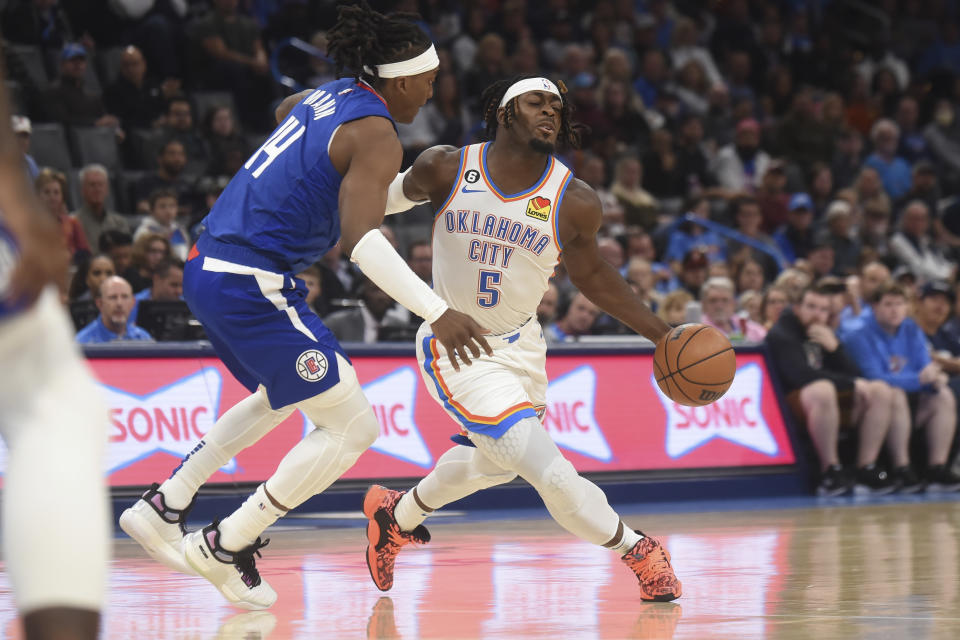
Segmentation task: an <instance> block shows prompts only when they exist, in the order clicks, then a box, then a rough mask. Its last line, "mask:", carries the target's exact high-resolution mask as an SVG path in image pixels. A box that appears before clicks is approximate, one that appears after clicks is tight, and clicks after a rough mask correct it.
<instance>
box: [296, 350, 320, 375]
mask: <svg viewBox="0 0 960 640" xmlns="http://www.w3.org/2000/svg"><path fill="white" fill-rule="evenodd" d="M297 373H298V374H299V375H300V377H301V378H303V379H304V380H306V381H307V382H320V381H321V380H323V377H324V376H325V375H327V357H326V356H325V355H323V354H322V353H320V352H319V351H317V350H316V349H307V350H306V351H304V352H303V353H301V354H300V357H299V358H297Z"/></svg>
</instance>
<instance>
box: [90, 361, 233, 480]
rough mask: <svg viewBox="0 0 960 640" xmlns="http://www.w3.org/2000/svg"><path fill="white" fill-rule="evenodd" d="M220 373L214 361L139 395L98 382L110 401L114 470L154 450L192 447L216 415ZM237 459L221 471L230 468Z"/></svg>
mask: <svg viewBox="0 0 960 640" xmlns="http://www.w3.org/2000/svg"><path fill="white" fill-rule="evenodd" d="M222 386H223V378H222V377H221V376H220V372H219V371H217V370H216V369H214V368H213V367H205V368H203V369H201V370H200V371H198V372H196V373H194V374H192V375H189V376H187V377H185V378H181V379H180V380H177V381H176V382H174V383H172V384H169V385H167V386H165V387H161V388H159V389H157V390H156V391H153V392H151V393H148V394H146V395H143V396H139V395H136V394H133V393H130V392H127V391H123V390H121V389H116V388H114V387H111V386H108V385H105V384H101V385H100V387H101V388H102V389H103V391H104V394H105V396H106V400H107V405H108V406H109V407H110V430H109V432H108V433H109V439H110V445H109V446H108V447H107V469H108V471H107V472H108V473H113V472H114V471H117V470H118V469H123V468H124V467H127V466H129V465H131V464H133V463H134V462H136V461H138V460H142V459H143V458H147V457H149V456H151V455H153V454H154V453H157V452H163V453H167V454H169V455H172V456H175V457H177V458H183V457H185V456H186V455H187V454H189V453H190V451H191V449H193V448H194V446H195V445H196V444H197V441H198V440H200V439H201V438H202V437H203V436H204V434H206V433H207V431H208V430H209V429H210V427H212V426H213V423H214V421H215V420H216V419H217V415H218V413H219V406H220V390H221V388H222ZM236 468H237V461H236V460H230V462H229V463H228V464H226V465H224V466H223V467H221V471H224V472H225V473H233V472H234V471H235V470H236Z"/></svg>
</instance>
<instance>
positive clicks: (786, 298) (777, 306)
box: [760, 285, 790, 332]
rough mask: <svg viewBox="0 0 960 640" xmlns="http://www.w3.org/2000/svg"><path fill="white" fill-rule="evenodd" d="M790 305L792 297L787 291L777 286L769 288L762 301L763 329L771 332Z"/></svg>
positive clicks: (761, 317) (761, 322)
mask: <svg viewBox="0 0 960 640" xmlns="http://www.w3.org/2000/svg"><path fill="white" fill-rule="evenodd" d="M789 304H790V295H789V292H788V291H787V290H786V289H784V288H783V287H779V286H777V285H773V286H770V287H767V290H766V291H765V292H764V293H763V297H762V298H761V299H760V324H762V325H763V328H764V329H766V330H767V331H768V332H769V331H770V328H771V327H773V325H774V324H776V322H777V320H779V319H780V314H781V313H783V310H784V309H786V308H787V306H788V305H789Z"/></svg>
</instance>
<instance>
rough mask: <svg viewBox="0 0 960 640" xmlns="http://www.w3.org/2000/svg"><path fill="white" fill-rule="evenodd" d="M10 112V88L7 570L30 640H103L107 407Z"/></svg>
mask: <svg viewBox="0 0 960 640" xmlns="http://www.w3.org/2000/svg"><path fill="white" fill-rule="evenodd" d="M0 64H2V62H0ZM0 75H2V74H0ZM9 105H10V102H9V99H8V98H7V91H6V88H5V87H4V86H3V84H2V83H0V363H2V365H0V434H2V435H3V440H4V443H5V444H6V446H7V448H8V453H7V460H6V471H5V477H4V487H3V515H2V517H3V553H4V560H5V562H6V570H7V573H8V574H9V577H10V582H11V583H12V585H13V595H14V600H15V602H16V606H17V610H18V611H19V612H20V615H21V616H22V619H23V629H24V634H25V636H26V638H27V639H28V640H93V638H96V636H97V629H98V627H99V624H100V613H99V610H100V607H101V606H102V605H103V597H104V590H105V588H106V570H107V557H108V551H109V529H108V526H109V521H108V518H107V511H108V508H107V492H106V486H105V484H104V481H103V466H102V463H103V454H104V451H105V448H106V430H107V429H106V427H107V408H106V405H105V404H104V403H103V402H102V400H101V398H100V394H99V392H98V391H97V389H96V387H95V385H94V383H93V380H92V378H91V376H90V372H89V370H88V369H87V367H86V365H85V364H84V362H83V359H82V357H81V356H80V353H79V352H78V350H77V347H76V345H75V344H74V342H73V328H72V326H71V325H70V321H69V318H68V317H67V315H66V313H65V312H64V310H63V308H62V307H61V306H60V301H59V296H58V293H57V287H56V284H57V283H63V282H64V281H65V275H66V269H67V251H66V247H64V245H63V238H62V236H61V233H60V229H59V227H58V226H57V225H56V224H55V222H54V219H53V218H52V217H50V216H49V215H48V214H47V213H46V212H44V211H43V208H42V207H40V206H39V205H38V203H37V202H36V201H35V198H34V194H33V190H32V189H31V188H30V183H29V182H28V178H27V175H26V173H25V172H24V170H23V154H22V153H21V151H20V146H19V144H18V143H17V140H16V138H15V137H14V134H13V131H11V129H10V106H9Z"/></svg>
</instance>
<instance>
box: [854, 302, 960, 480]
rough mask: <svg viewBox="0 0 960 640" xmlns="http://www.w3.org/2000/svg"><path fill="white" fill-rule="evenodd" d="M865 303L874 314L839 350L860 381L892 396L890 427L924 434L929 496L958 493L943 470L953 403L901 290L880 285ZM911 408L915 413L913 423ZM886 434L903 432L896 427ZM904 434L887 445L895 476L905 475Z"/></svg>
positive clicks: (952, 427) (950, 475)
mask: <svg viewBox="0 0 960 640" xmlns="http://www.w3.org/2000/svg"><path fill="white" fill-rule="evenodd" d="M870 303H871V306H872V308H873V313H872V314H871V315H870V316H864V317H863V318H862V320H863V322H862V323H861V324H860V326H859V328H857V329H856V330H855V331H850V332H847V333H845V334H844V335H843V337H842V339H843V344H844V346H845V347H846V348H847V350H848V351H849V352H850V354H851V355H852V356H853V359H854V361H855V362H856V363H857V365H858V366H859V367H860V370H861V371H862V372H863V375H864V377H865V378H868V379H871V380H883V381H884V382H886V383H887V384H889V385H890V386H891V387H894V388H895V390H896V391H897V392H896V393H894V394H893V395H892V396H891V397H892V399H893V407H892V408H893V413H894V422H895V424H896V425H901V426H902V425H909V424H917V425H921V426H923V427H924V428H925V429H926V440H927V450H928V458H927V469H926V481H927V482H928V486H927V489H928V491H958V490H960V476H957V475H956V474H955V473H953V472H952V471H950V470H949V468H948V467H947V466H946V465H947V459H948V456H949V453H950V446H951V443H952V442H953V436H954V433H955V431H956V426H957V400H956V396H955V395H954V392H953V390H952V389H951V388H950V386H949V385H948V381H949V379H948V376H947V374H946V373H945V372H944V371H943V369H942V368H941V367H940V365H938V364H937V363H936V362H935V361H933V359H932V358H931V356H930V352H929V350H928V348H927V339H926V337H925V336H924V333H923V331H922V330H921V329H920V327H918V326H917V323H916V322H914V321H913V320H912V319H911V318H910V317H909V316H908V309H909V305H908V300H907V294H906V292H905V291H904V289H903V287H901V286H900V285H898V284H896V283H887V284H884V285H882V286H881V287H880V288H879V289H877V291H876V292H874V295H873V298H872V299H871V301H870ZM911 405H914V406H915V407H916V411H915V413H914V416H913V422H911ZM891 429H892V430H893V431H894V433H900V432H901V431H904V430H902V429H898V428H897V427H896V426H893V427H891ZM909 433H910V429H906V430H905V434H906V435H905V436H904V437H902V438H892V439H890V440H889V442H888V444H889V453H890V458H891V460H892V462H893V466H894V475H902V474H905V473H908V470H909V469H910V457H909V456H910V450H909V442H908V440H909Z"/></svg>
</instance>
